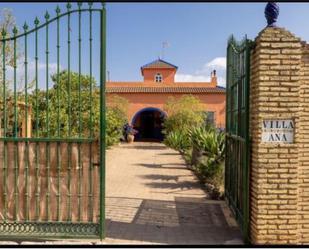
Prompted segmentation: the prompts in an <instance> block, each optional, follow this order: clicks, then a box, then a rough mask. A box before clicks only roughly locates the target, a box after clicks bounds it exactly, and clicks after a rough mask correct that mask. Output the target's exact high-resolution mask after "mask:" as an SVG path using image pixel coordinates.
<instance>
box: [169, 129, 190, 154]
mask: <svg viewBox="0 0 309 249" xmlns="http://www.w3.org/2000/svg"><path fill="white" fill-rule="evenodd" d="M163 142H164V144H165V145H166V146H168V147H170V148H172V149H174V150H177V151H179V152H180V153H184V152H185V151H186V150H187V149H189V148H190V147H191V142H190V138H189V136H188V135H187V132H185V131H179V130H176V131H171V132H170V133H168V134H167V135H166V137H165V139H164V141H163Z"/></svg>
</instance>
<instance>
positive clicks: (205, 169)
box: [195, 129, 225, 188]
mask: <svg viewBox="0 0 309 249" xmlns="http://www.w3.org/2000/svg"><path fill="white" fill-rule="evenodd" d="M202 138H203V142H202V145H203V147H202V148H203V155H204V156H203V159H202V160H201V161H200V162H199V163H198V164H197V165H196V167H195V168H196V170H197V173H198V174H199V176H200V177H201V178H202V179H203V180H204V181H205V182H207V183H210V184H213V185H214V186H215V187H216V188H220V186H222V184H223V180H224V156H225V135H224V134H223V133H221V132H217V131H216V130H213V129H212V130H209V131H208V132H207V133H205V134H203V136H202Z"/></svg>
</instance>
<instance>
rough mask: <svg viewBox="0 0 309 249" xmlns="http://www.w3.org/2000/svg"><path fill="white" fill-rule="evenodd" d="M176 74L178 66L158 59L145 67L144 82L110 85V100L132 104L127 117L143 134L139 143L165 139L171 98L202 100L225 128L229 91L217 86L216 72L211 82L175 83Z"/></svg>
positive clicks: (216, 123)
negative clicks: (120, 99)
mask: <svg viewBox="0 0 309 249" xmlns="http://www.w3.org/2000/svg"><path fill="white" fill-rule="evenodd" d="M176 71H177V67H176V66H174V65H172V64H170V63H168V62H166V61H164V60H162V59H158V60H155V61H153V62H151V63H149V64H146V65H144V66H142V67H141V73H142V76H143V77H144V81H142V82H111V81H110V82H107V84H106V94H107V101H108V99H109V96H112V95H118V96H121V97H123V98H126V99H127V100H128V101H129V108H128V113H127V118H128V120H129V123H130V124H131V125H133V126H134V128H135V129H137V130H138V131H139V133H138V135H137V140H138V139H140V140H148V139H150V140H151V139H159V140H161V139H162V133H161V129H162V121H163V119H164V117H165V116H166V115H168V113H165V112H164V110H163V106H164V104H165V103H166V101H167V99H168V97H169V96H174V97H176V98H177V97H181V96H182V95H185V94H191V95H193V96H195V97H197V98H199V99H200V100H201V102H202V103H203V105H204V106H205V111H206V112H208V113H209V117H210V119H212V121H213V122H214V124H215V126H217V127H218V128H224V127H225V88H223V87H220V86H217V77H216V72H215V71H213V72H212V74H211V81H210V82H175V74H176Z"/></svg>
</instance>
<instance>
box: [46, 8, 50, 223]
mask: <svg viewBox="0 0 309 249" xmlns="http://www.w3.org/2000/svg"><path fill="white" fill-rule="evenodd" d="M48 19H49V14H48V12H47V11H46V14H45V20H46V22H48ZM48 30H49V29H48V23H47V25H46V50H45V53H46V105H47V111H46V136H47V137H49V135H50V134H49V93H48V92H49V91H48V88H49V81H48V76H49V75H48V72H49V70H48V69H49V68H48V67H49V60H48V59H49V56H48V55H49V50H48V49H49V47H48ZM49 145H50V143H49V141H47V142H46V171H47V173H46V174H47V176H46V181H47V193H46V217H47V220H48V221H49V220H50V210H49V209H50V163H49V161H50V155H49V153H50V149H49Z"/></svg>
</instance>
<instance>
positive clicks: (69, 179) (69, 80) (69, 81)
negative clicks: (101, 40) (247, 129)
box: [66, 3, 72, 221]
mask: <svg viewBox="0 0 309 249" xmlns="http://www.w3.org/2000/svg"><path fill="white" fill-rule="evenodd" d="M66 7H67V11H68V12H69V11H70V9H71V4H70V3H67V6H66ZM67 28H68V29H67V32H68V93H69V94H68V109H69V110H68V137H71V76H70V73H71V64H70V56H71V35H70V32H71V15H70V12H69V13H68V27H67ZM67 148H68V214H67V215H68V221H71V158H70V157H71V151H72V150H71V148H72V147H71V143H67Z"/></svg>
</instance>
